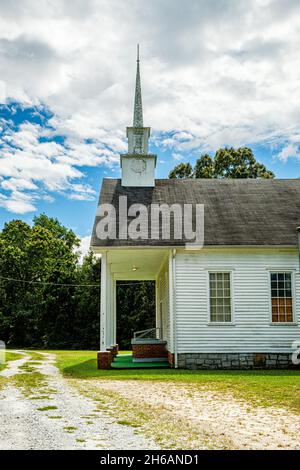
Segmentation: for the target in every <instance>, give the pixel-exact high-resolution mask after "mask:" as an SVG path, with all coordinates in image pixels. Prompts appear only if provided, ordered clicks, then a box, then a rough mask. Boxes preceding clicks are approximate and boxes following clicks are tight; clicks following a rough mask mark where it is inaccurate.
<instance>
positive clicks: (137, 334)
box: [133, 328, 161, 339]
mask: <svg viewBox="0 0 300 470" xmlns="http://www.w3.org/2000/svg"><path fill="white" fill-rule="evenodd" d="M160 330H161V329H160V328H148V329H147V330H141V331H135V332H134V333H133V337H134V338H135V339H136V338H152V337H153V336H151V335H149V336H147V334H148V333H154V337H156V332H157V331H158V338H160Z"/></svg>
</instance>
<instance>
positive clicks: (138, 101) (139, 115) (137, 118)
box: [133, 44, 143, 127]
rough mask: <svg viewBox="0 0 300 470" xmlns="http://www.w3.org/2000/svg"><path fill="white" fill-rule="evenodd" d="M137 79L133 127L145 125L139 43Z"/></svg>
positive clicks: (138, 48)
mask: <svg viewBox="0 0 300 470" xmlns="http://www.w3.org/2000/svg"><path fill="white" fill-rule="evenodd" d="M136 63H137V65H136V80H135V97H134V113H133V127H143V104H142V89H141V75H140V46H139V44H138V45H137V61H136Z"/></svg>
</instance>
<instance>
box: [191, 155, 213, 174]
mask: <svg viewBox="0 0 300 470" xmlns="http://www.w3.org/2000/svg"><path fill="white" fill-rule="evenodd" d="M193 175H194V177H195V178H213V177H214V162H213V159H212V158H211V156H210V155H208V154H205V155H202V156H201V157H200V158H198V160H197V161H196V164H195V169H194V173H193Z"/></svg>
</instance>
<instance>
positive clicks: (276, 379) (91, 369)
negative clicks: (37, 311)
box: [51, 351, 300, 412]
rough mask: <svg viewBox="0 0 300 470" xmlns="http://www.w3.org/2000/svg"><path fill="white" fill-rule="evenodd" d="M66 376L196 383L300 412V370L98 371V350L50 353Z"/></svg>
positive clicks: (237, 396) (254, 402)
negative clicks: (53, 354)
mask: <svg viewBox="0 0 300 470" xmlns="http://www.w3.org/2000/svg"><path fill="white" fill-rule="evenodd" d="M51 352H53V353H55V354H56V357H57V366H58V368H59V369H60V370H61V372H62V373H63V374H64V375H65V376H66V377H70V378H71V377H73V378H77V379H113V380H150V381H152V380H155V381H163V382H166V381H169V382H177V383H188V384H195V386H200V387H207V388H210V389H217V390H220V391H224V392H230V393H232V394H234V395H235V396H236V398H244V399H246V400H248V401H250V402H251V403H253V404H255V405H262V406H272V405H274V406H277V407H278V406H283V407H289V408H291V409H293V410H294V411H297V412H300V371H292V370H283V371H280V370H277V371H276V370H271V371H252V370H251V371H191V370H183V369H151V370H149V369H144V370H139V369H131V370H108V371H106V370H98V369H97V363H96V355H97V353H96V351H51Z"/></svg>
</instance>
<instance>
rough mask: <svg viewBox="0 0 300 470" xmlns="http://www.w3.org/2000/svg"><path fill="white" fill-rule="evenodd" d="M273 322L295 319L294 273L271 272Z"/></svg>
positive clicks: (288, 321) (287, 321)
mask: <svg viewBox="0 0 300 470" xmlns="http://www.w3.org/2000/svg"><path fill="white" fill-rule="evenodd" d="M271 297H272V322H273V323H291V322H292V321H293V295H292V274H291V273H274V272H272V273H271Z"/></svg>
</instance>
